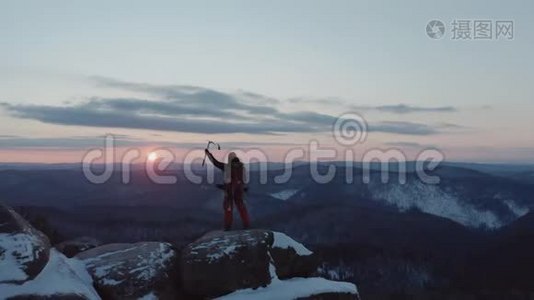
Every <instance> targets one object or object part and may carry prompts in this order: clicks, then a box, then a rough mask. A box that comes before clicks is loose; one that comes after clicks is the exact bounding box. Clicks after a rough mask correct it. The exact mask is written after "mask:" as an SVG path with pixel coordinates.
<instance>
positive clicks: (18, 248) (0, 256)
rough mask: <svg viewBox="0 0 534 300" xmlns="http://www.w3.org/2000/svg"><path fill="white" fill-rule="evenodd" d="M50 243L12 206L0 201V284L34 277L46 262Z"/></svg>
mask: <svg viewBox="0 0 534 300" xmlns="http://www.w3.org/2000/svg"><path fill="white" fill-rule="evenodd" d="M49 252H50V242H49V241H48V238H47V237H46V236H45V235H44V234H42V233H41V232H40V231H38V230H36V229H35V228H33V227H32V226H31V225H30V224H29V223H28V222H27V221H26V220H24V219H23V218H22V217H21V216H20V215H19V214H18V213H16V212H15V211H14V210H13V209H11V208H9V207H7V206H5V205H2V204H0V283H23V282H25V281H27V280H31V279H33V278H35V277H36V276H37V275H38V274H39V272H41V270H42V269H43V268H44V267H45V265H46V263H47V262H48V256H49Z"/></svg>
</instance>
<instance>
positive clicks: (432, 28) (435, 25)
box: [426, 20, 445, 40]
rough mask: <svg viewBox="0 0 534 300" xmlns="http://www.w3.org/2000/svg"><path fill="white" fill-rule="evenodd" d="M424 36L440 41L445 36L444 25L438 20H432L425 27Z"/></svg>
mask: <svg viewBox="0 0 534 300" xmlns="http://www.w3.org/2000/svg"><path fill="white" fill-rule="evenodd" d="M426 34H427V35H428V37H429V38H431V39H435V40H438V39H441V38H442V37H443V36H444V35H445V24H443V22H441V21H440V20H432V21H430V22H428V24H427V25H426Z"/></svg>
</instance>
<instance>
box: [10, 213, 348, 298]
mask: <svg viewBox="0 0 534 300" xmlns="http://www.w3.org/2000/svg"><path fill="white" fill-rule="evenodd" d="M97 243H98V241H95V240H94V239H90V238H79V239H75V240H71V241H68V242H64V243H61V244H58V245H57V247H58V248H59V249H61V250H62V251H63V252H64V253H66V254H67V255H73V254H74V253H77V252H79V251H82V252H79V253H77V254H76V255H75V256H74V257H73V258H67V257H66V256H65V255H64V254H63V253H61V252H60V251H58V250H57V249H55V248H50V246H49V242H48V239H47V238H46V237H45V236H44V235H43V234H42V233H41V232H39V231H37V230H36V229H34V228H33V227H32V226H31V225H30V224H29V223H28V222H26V221H25V220H24V219H23V218H22V217H21V216H20V215H18V214H17V213H16V212H14V211H13V210H12V209H10V208H7V207H5V206H0V279H1V281H0V299H39V300H42V299H75V300H77V299H84V300H98V299H212V298H217V297H220V299H227V300H228V299H230V300H236V299H280V300H285V299H287V300H290V299H326V300H328V299H342V300H344V299H358V292H357V290H356V286H355V285H354V284H352V283H347V282H336V281H330V280H326V279H324V278H318V277H310V276H311V275H312V274H314V273H316V272H315V271H316V270H317V266H318V261H317V257H316V256H315V255H314V254H313V253H312V252H311V251H310V250H308V249H307V248H306V247H304V246H303V245H302V244H300V243H298V242H296V241H295V240H293V239H291V238H290V237H288V236H287V235H285V234H283V233H280V232H273V231H268V230H243V231H229V232H221V231H215V232H210V233H208V234H206V235H204V236H202V237H201V238H200V239H198V240H197V241H195V242H193V243H191V244H189V245H188V246H186V247H185V248H184V249H183V250H182V252H181V254H180V255H179V254H178V253H177V251H176V250H175V249H174V248H173V247H172V246H171V245H170V244H168V243H161V242H140V243H135V244H108V245H103V246H97V247H95V246H96V244H97ZM87 248H91V249H89V250H85V249H87ZM83 250H85V251H83Z"/></svg>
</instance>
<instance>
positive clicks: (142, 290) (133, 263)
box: [75, 242, 177, 299]
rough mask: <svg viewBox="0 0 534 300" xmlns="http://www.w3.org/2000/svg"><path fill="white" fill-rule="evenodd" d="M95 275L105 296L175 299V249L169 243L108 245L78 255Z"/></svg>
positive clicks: (115, 297)
mask: <svg viewBox="0 0 534 300" xmlns="http://www.w3.org/2000/svg"><path fill="white" fill-rule="evenodd" d="M75 257H76V258H79V259H80V260H82V261H83V262H84V263H85V265H86V267H87V270H88V271H89V273H90V274H91V276H92V277H93V280H94V283H95V287H96V288H97V290H98V292H99V293H100V295H101V296H102V297H104V298H106V299H137V298H141V297H144V296H146V295H156V296H157V297H159V298H160V299H169V298H173V297H174V296H175V295H174V294H175V286H176V284H175V283H174V282H173V277H174V276H173V273H174V269H175V262H176V259H177V255H176V251H174V249H173V248H172V246H171V245H170V244H168V243H160V242H141V243H136V244H109V245H103V246H99V247H96V248H93V249H90V250H87V251H84V252H81V253H79V254H77V255H76V256H75Z"/></svg>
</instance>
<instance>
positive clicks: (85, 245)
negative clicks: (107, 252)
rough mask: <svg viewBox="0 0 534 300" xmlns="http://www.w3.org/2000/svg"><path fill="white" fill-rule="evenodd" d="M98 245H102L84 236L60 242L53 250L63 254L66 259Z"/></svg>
mask: <svg viewBox="0 0 534 300" xmlns="http://www.w3.org/2000/svg"><path fill="white" fill-rule="evenodd" d="M100 245H102V243H101V242H100V241H99V240H97V239H95V238H92V237H86V236H84V237H79V238H75V239H72V240H68V241H64V242H61V243H59V244H57V245H55V246H54V248H56V249H57V250H58V251H60V252H61V253H63V254H65V256H67V257H73V256H75V255H76V254H78V253H80V252H83V251H87V250H89V249H92V248H95V247H98V246H100Z"/></svg>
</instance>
